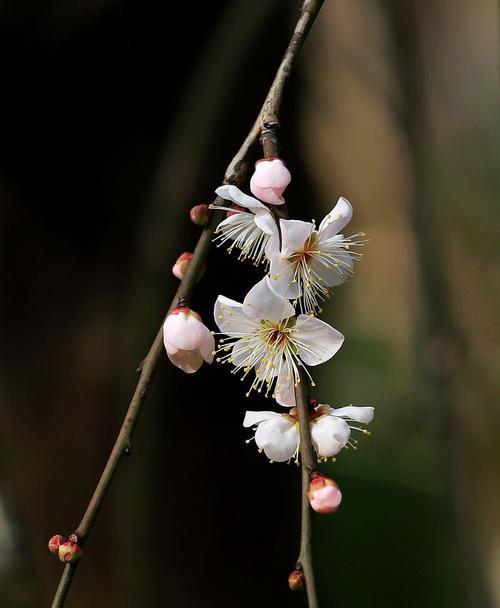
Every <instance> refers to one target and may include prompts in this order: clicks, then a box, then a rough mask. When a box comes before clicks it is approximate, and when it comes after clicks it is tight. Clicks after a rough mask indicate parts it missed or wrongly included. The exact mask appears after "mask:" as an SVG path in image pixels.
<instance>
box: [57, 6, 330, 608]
mask: <svg viewBox="0 0 500 608" xmlns="http://www.w3.org/2000/svg"><path fill="white" fill-rule="evenodd" d="M322 4H323V0H305V2H304V3H303V5H302V10H301V15H300V18H299V20H298V22H297V25H296V27H295V29H294V32H293V35H292V38H291V40H290V43H289V45H288V48H287V50H286V52H285V55H284V57H283V59H282V61H281V63H280V66H279V68H278V71H277V73H276V76H275V78H274V81H273V83H272V85H271V88H270V89H269V92H268V94H267V97H266V100H265V102H264V105H263V106H262V109H261V111H260V112H259V115H258V117H257V120H256V121H255V123H254V125H253V127H252V129H251V130H250V132H249V134H248V136H247V137H246V139H245V141H244V142H243V144H242V146H241V147H240V149H239V150H238V152H237V153H236V155H235V156H234V158H233V159H232V161H231V163H230V164H229V166H228V168H227V170H226V173H225V177H224V181H225V183H232V184H236V185H239V184H241V183H242V182H243V180H244V179H245V177H246V175H247V171H248V163H247V158H248V154H249V151H250V149H251V147H252V146H253V145H254V144H255V142H256V141H257V138H258V137H259V134H260V133H261V130H262V127H263V126H264V124H265V123H266V122H268V121H269V120H270V117H271V116H272V117H275V116H276V115H277V114H278V112H279V109H280V105H281V100H282V96H283V89H284V86H285V83H286V80H287V78H288V76H289V74H290V71H291V69H292V67H293V64H294V62H295V59H296V57H297V55H298V53H299V51H300V49H301V48H302V45H303V43H304V40H305V37H306V36H307V33H308V32H309V30H310V28H311V26H312V23H313V21H314V18H315V17H316V15H317V13H318V11H319V9H320V8H321V5H322ZM273 119H274V118H273ZM276 120H277V119H276ZM214 204H216V205H219V206H223V205H224V204H225V202H224V201H223V200H222V199H220V198H219V197H217V199H216V200H215V203H214ZM223 216H224V212H223V211H217V212H215V213H214V214H213V216H212V219H211V221H210V223H209V225H208V226H207V227H206V228H205V229H204V230H203V232H202V234H201V236H200V238H199V240H198V243H197V245H196V248H195V250H194V252H193V257H192V260H191V263H190V265H189V267H188V270H187V272H186V275H185V276H184V278H183V279H182V281H181V283H180V285H179V288H178V289H177V292H176V294H175V296H174V298H173V300H172V302H171V304H170V307H169V309H168V312H167V315H168V314H169V312H170V311H171V310H172V309H173V308H175V307H176V306H178V304H179V302H181V301H182V302H188V301H189V299H190V296H191V294H192V292H193V289H194V286H195V284H196V282H197V278H198V274H199V271H200V270H201V268H202V265H203V263H204V261H205V258H206V257H207V255H208V252H209V250H210V246H211V243H212V238H213V235H214V232H215V229H216V227H217V225H218V224H219V222H220V221H221V220H222V219H223ZM167 315H166V316H167ZM162 326H163V323H162V325H161V326H160V329H159V330H158V333H157V334H156V337H155V339H154V342H153V344H152V345H151V347H150V349H149V352H148V354H147V355H146V357H145V359H144V360H143V362H142V363H141V366H140V368H139V369H140V377H139V381H138V383H137V386H136V389H135V391H134V394H133V396H132V400H131V402H130V405H129V408H128V410H127V413H126V415H125V419H124V421H123V424H122V426H121V429H120V432H119V434H118V438H117V440H116V442H115V445H114V447H113V449H112V451H111V454H110V456H109V459H108V462H107V463H106V466H105V468H104V471H103V473H102V475H101V478H100V479H99V483H98V484H97V487H96V489H95V491H94V494H93V496H92V498H91V500H90V503H89V505H88V507H87V510H86V511H85V514H84V516H83V518H82V520H81V522H80V524H79V526H78V528H77V529H76V531H75V535H76V536H77V537H78V542H79V544H80V545H83V544H84V543H85V541H86V540H87V538H88V535H89V533H90V531H91V529H92V526H93V524H94V521H95V518H96V516H97V513H98V512H99V509H100V508H101V505H102V503H103V501H104V498H105V496H106V494H107V491H108V489H109V487H110V485H111V482H112V481H113V478H114V475H115V473H116V471H117V469H118V465H119V464H120V462H121V460H122V458H123V456H124V455H126V454H127V453H129V451H130V445H131V439H132V434H133V431H134V428H135V425H136V424H137V420H138V417H139V414H140V411H141V407H142V404H143V403H144V400H145V398H146V395H147V392H148V388H149V385H150V383H151V380H152V378H153V374H154V372H155V369H156V365H157V363H158V359H159V357H160V354H161V353H162V350H163V332H162ZM306 405H307V403H306ZM301 426H302V425H301ZM309 441H310V440H309ZM306 562H307V560H306ZM309 563H310V560H309ZM75 570H76V564H67V565H66V566H65V568H64V571H63V574H62V576H61V580H60V582H59V586H58V588H57V591H56V594H55V597H54V600H53V602H52V608H61V607H62V606H64V603H65V600H66V597H67V595H68V592H69V588H70V585H71V583H72V581H73V577H74V574H75ZM311 576H312V569H311V570H310V574H309V580H312V578H311ZM306 580H307V575H306ZM311 590H312V591H311V592H314V584H311ZM309 593H310V591H309V589H308V596H309ZM313 599H314V601H313V602H312V603H311V599H310V598H309V606H310V608H315V607H316V606H317V604H316V603H315V596H314V598H313Z"/></svg>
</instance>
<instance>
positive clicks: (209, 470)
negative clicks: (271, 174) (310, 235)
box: [0, 0, 500, 608]
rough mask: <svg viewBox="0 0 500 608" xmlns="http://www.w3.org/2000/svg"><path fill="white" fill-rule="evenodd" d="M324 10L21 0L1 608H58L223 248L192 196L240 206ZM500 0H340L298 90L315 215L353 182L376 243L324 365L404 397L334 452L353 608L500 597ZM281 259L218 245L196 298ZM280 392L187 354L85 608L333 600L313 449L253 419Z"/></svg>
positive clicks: (6, 314)
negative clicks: (162, 334) (306, 562)
mask: <svg viewBox="0 0 500 608" xmlns="http://www.w3.org/2000/svg"><path fill="white" fill-rule="evenodd" d="M299 5H300V3H299V2H296V1H293V2H291V1H285V0H268V1H267V2H259V3H255V2H252V1H251V0H233V1H226V2H224V1H222V0H221V1H215V2H211V3H210V5H209V6H208V5H203V7H202V6H198V5H191V4H189V3H176V4H175V5H173V3H165V2H160V1H159V0H143V1H139V0H130V1H119V0H86V1H84V2H79V3H73V2H64V1H63V2H61V1H57V2H56V1H54V0H49V1H46V2H43V3H40V2H37V1H35V0H31V1H30V0H21V1H19V2H17V3H9V2H3V3H1V4H0V30H1V36H0V45H1V50H2V52H1V55H2V57H3V58H4V61H3V69H2V81H3V96H2V97H3V104H2V105H3V111H2V118H1V120H2V146H1V148H2V152H1V154H2V159H1V178H0V198H1V203H2V204H1V222H0V230H1V234H0V247H1V248H2V260H3V265H2V287H3V297H2V299H1V304H2V315H1V329H2V334H1V335H2V352H1V361H0V416H1V418H0V422H1V424H0V605H1V606H2V607H3V606H5V607H7V608H32V607H38V606H49V605H50V602H51V599H52V597H53V594H54V591H55V589H56V586H57V583H58V580H59V577H60V574H61V570H62V569H61V565H60V563H59V562H58V561H57V559H56V558H54V557H53V556H51V555H50V554H49V552H48V550H47V548H46V543H47V541H48V539H49V537H50V536H51V535H52V534H54V533H62V534H69V533H70V532H71V531H72V530H74V528H75V527H76V526H77V525H78V523H79V521H80V518H81V516H82V515H83V512H84V509H85V507H86V505H87V502H88V500H89V498H90V496H91V493H92V491H93V489H94V487H95V484H96V482H97V480H98V477H99V475H100V473H101V471H102V468H103V466H104V464H105V461H106V459H107V456H108V453H109V451H110V449H111V447H112V445H113V442H114V439H115V436H116V434H117V432H118V430H119V427H120V425H121V422H122V418H123V416H124V413H125V411H126V408H127V405H128V402H129V398H130V396H131V393H132V391H133V388H134V386H135V382H136V374H135V371H134V370H135V368H136V366H137V365H138V363H139V362H140V361H141V360H142V359H143V357H144V355H145V354H146V352H147V349H148V348H149V344H150V343H151V341H152V339H153V337H154V335H155V334H156V331H157V329H158V327H159V325H160V322H161V319H162V318H163V314H164V313H165V311H166V309H167V307H168V304H169V302H170V300H171V298H172V295H173V293H174V291H175V289H176V284H177V280H176V279H174V277H173V276H172V275H171V272H170V269H171V266H172V265H173V263H174V261H175V259H176V258H177V256H178V255H179V254H180V253H181V252H183V251H189V250H192V248H193V246H194V243H195V242H196V239H197V235H198V229H197V228H196V227H195V226H193V225H192V224H190V222H189V220H188V215H187V212H188V210H189V209H190V207H191V206H192V205H194V204H198V203H201V202H209V201H210V200H212V198H213V190H214V188H215V187H217V186H218V185H219V184H220V183H221V181H222V178H223V175H224V170H225V167H226V166H227V164H228V162H229V161H230V160H231V158H232V156H233V155H234V153H235V152H236V151H237V149H238V148H239V146H240V143H241V141H242V139H243V137H244V136H245V135H246V133H247V131H248V129H249V128H250V126H251V124H252V123H253V121H254V118H255V116H256V113H257V112H258V110H259V108H260V105H261V103H262V101H263V98H264V96H265V93H266V91H267V88H268V86H269V84H270V82H271V80H272V77H273V74H274V71H275V68H276V66H277V64H278V62H279V59H280V57H281V55H282V53H283V50H284V48H285V46H286V44H287V41H288V38H289V36H290V33H291V29H292V27H293V25H294V23H295V20H296V18H297V11H298V8H299ZM497 10H498V6H497V4H496V3H495V2H493V0H480V1H478V2H475V3H474V4H472V3H471V2H467V0H455V1H453V2H452V1H451V0H441V1H440V2H432V1H430V0H419V1H417V0H409V1H408V2H398V0H329V1H327V2H326V3H325V6H324V8H323V9H322V11H321V13H320V16H319V18H318V21H317V23H316V24H315V25H314V28H313V30H312V32H311V34H310V36H309V38H308V40H307V43H306V46H305V47H304V49H303V52H302V54H301V57H300V61H299V69H298V70H297V71H296V72H295V74H294V76H293V79H292V81H291V83H290V86H289V88H288V89H287V92H286V95H285V101H284V106H283V111H282V116H281V122H282V127H283V128H282V138H281V139H282V142H281V143H282V156H283V157H284V158H285V159H286V161H287V163H288V166H289V168H290V169H291V172H292V175H293V181H292V184H291V185H290V186H289V188H288V190H287V201H288V203H289V207H290V211H291V215H292V217H294V218H297V219H305V220H310V219H311V218H312V217H315V218H321V217H322V216H323V215H324V214H326V213H327V212H328V211H329V210H330V209H331V207H332V206H333V204H334V203H335V201H336V200H337V198H338V197H339V196H340V195H345V196H347V197H348V198H349V199H350V200H351V202H352V203H353V205H354V208H355V217H354V220H353V222H352V224H351V227H350V228H351V229H352V230H351V231H352V232H357V231H359V230H364V231H366V232H367V233H368V236H369V237H370V239H371V240H370V242H369V244H368V245H367V246H366V248H365V257H364V259H363V261H362V262H361V263H359V264H358V266H357V270H356V274H355V277H354V279H353V280H352V281H350V282H349V283H348V284H346V285H345V286H343V287H341V288H339V289H338V290H337V292H336V297H334V298H332V299H331V300H330V302H329V303H328V306H327V307H325V316H324V318H325V320H327V321H329V322H331V323H332V324H333V325H334V326H335V327H337V328H338V329H340V330H341V331H342V332H343V333H344V334H345V335H346V336H347V339H346V342H345V344H344V346H343V348H342V350H341V351H340V352H339V354H338V355H337V356H336V357H335V359H334V360H332V361H331V362H330V363H328V364H325V365H323V366H320V367H319V368H317V369H316V370H315V379H316V381H317V384H318V388H317V394H316V397H317V398H318V399H319V400H320V402H323V403H330V404H332V405H335V406H341V405H346V404H348V403H354V404H359V405H363V404H372V405H374V406H375V407H376V418H375V421H374V423H373V424H372V428H371V430H372V432H373V437H372V438H370V439H368V438H365V437H363V438H362V440H360V444H359V449H358V451H357V452H356V453H353V452H352V451H349V452H344V453H342V454H341V455H340V456H339V457H338V459H337V462H336V463H335V464H334V465H328V467H325V469H326V471H327V472H328V473H329V474H331V475H333V476H335V478H336V479H337V480H338V482H339V484H340V486H341V487H342V489H343V493H344V501H343V505H342V508H341V509H340V511H339V512H338V513H337V514H336V515H335V516H333V517H321V516H313V517H314V522H313V524H314V554H315V560H316V568H317V579H318V584H319V590H320V598H321V605H322V606H325V607H326V606H328V607H330V606H337V605H346V604H348V605H349V606H353V607H358V606H359V607H361V606H363V607H364V608H370V607H379V606H385V607H386V606H391V607H392V606H404V607H408V608H413V607H419V608H423V607H437V606H439V607H453V608H466V607H474V608H490V607H494V606H500V518H499V515H498V513H499V512H500V484H499V481H500V480H499V474H498V468H499V466H498V465H499V463H500V447H499V446H500V443H499V441H498V430H499V428H500V410H499V407H498V405H499V403H498V394H499V389H500V352H499V344H500V322H499V320H498V310H499V308H500V289H499V269H500V249H499V247H498V243H499V239H500V208H499V207H498V195H499V192H500V182H499V171H498V155H499V154H498V153H499V143H498V141H499V140H498V134H499V129H498V101H499V99H498V53H497V48H498V34H497V28H498V13H497ZM179 33H180V40H179V38H178V36H177V35H178V34H179ZM174 36H175V39H174ZM259 156H260V151H259V150H258V149H257V148H256V149H255V159H258V158H259ZM258 276H259V275H258V273H257V272H256V271H255V269H253V267H251V266H248V267H247V266H244V265H242V264H240V263H238V262H237V261H236V258H235V257H233V258H231V257H229V256H227V255H226V253H225V252H224V251H220V250H214V251H212V252H211V254H210V258H209V265H208V271H207V273H206V275H205V279H204V280H203V281H202V282H201V283H200V284H199V286H198V288H197V290H196V293H195V295H194V299H193V303H192V306H193V308H195V309H196V310H198V311H199V312H200V313H201V314H202V316H203V318H204V319H205V320H206V322H207V323H211V310H212V306H213V302H214V300H215V298H216V296H217V295H218V294H219V293H223V294H225V295H227V296H229V297H232V298H234V299H237V300H240V301H241V299H242V298H243V294H244V293H246V291H247V290H248V288H249V287H250V286H251V285H252V284H253V283H254V282H255V280H256V279H257V278H258ZM269 407H270V404H269V403H268V402H266V401H265V400H264V399H263V398H260V397H258V396H257V397H252V398H250V399H245V397H244V392H243V390H242V385H241V383H240V382H239V380H238V379H237V378H236V377H235V376H232V375H231V374H229V373H227V370H226V369H221V368H219V367H218V366H217V365H213V366H211V367H208V366H204V368H203V369H202V370H201V371H200V372H199V373H197V374H195V375H193V376H187V375H184V374H183V373H182V372H181V371H180V370H178V369H176V368H174V367H172V366H171V365H169V364H168V362H167V358H166V356H165V357H163V358H162V360H161V362H160V365H159V367H158V370H157V374H156V378H155V381H154V384H153V387H152V390H151V392H150V395H149V397H148V399H147V402H146V405H145V407H144V411H143V413H142V415H141V419H140V421H139V424H138V427H137V431H136V434H135V439H134V447H133V454H132V456H131V457H130V458H129V459H127V460H126V461H124V462H123V463H122V465H121V468H120V470H119V472H118V474H117V476H116V478H115V481H114V483H113V486H112V488H111V491H110V493H109V495H108V497H107V499H106V502H105V505H104V507H103V509H102V511H101V513H100V514H99V517H98V520H97V523H96V526H95V528H94V529H93V532H92V534H91V536H90V539H89V542H88V544H87V545H86V549H85V558H84V561H83V562H82V564H81V566H80V568H79V570H78V573H77V575H76V579H75V582H74V584H73V587H72V589H71V591H70V596H69V599H68V601H67V606H68V607H69V608H85V607H89V606H97V607H100V606H108V607H115V606H116V607H120V608H123V607H125V608H127V607H135V606H178V607H192V606H200V607H206V606H221V607H223V606H234V605H237V606H241V607H247V606H248V607H250V606H255V605H259V606H262V607H263V608H264V607H286V606H291V607H293V606H297V607H298V606H304V605H305V597H304V596H302V595H300V594H299V595H297V594H292V593H291V592H289V590H288V587H287V576H288V573H289V572H290V571H291V569H292V568H293V565H294V563H295V560H296V557H297V550H298V534H299V515H300V514H299V472H298V469H297V468H296V467H287V466H286V465H282V466H280V465H270V464H269V463H268V462H267V460H266V459H265V458H264V456H263V455H259V454H258V453H257V451H256V449H255V446H253V445H249V446H247V445H245V443H244V440H245V439H246V437H247V436H248V434H247V433H246V431H244V430H243V428H242V426H241V423H242V420H243V415H244V411H245V410H246V409H268V408H269Z"/></svg>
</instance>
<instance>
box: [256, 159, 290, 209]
mask: <svg viewBox="0 0 500 608" xmlns="http://www.w3.org/2000/svg"><path fill="white" fill-rule="evenodd" d="M291 179H292V177H291V175H290V171H288V169H287V168H286V166H285V163H284V162H283V161H282V160H281V158H263V159H262V160H258V161H257V162H256V163H255V171H254V174H253V175H252V177H251V179H250V190H251V192H252V194H253V195H254V196H256V197H257V198H258V199H260V200H261V201H264V202H265V203H268V204H270V205H282V204H283V203H284V202H285V200H284V198H283V192H284V190H285V188H286V187H287V186H288V184H289V183H290V180H291Z"/></svg>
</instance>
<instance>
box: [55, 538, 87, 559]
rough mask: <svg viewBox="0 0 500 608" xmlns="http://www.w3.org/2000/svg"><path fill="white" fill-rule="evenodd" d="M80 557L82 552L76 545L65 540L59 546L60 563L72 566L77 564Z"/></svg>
mask: <svg viewBox="0 0 500 608" xmlns="http://www.w3.org/2000/svg"><path fill="white" fill-rule="evenodd" d="M81 556H82V550H81V549H80V546H79V545H77V543H74V542H73V541H71V540H67V541H66V542H65V543H62V544H61V545H60V546H59V559H60V560H61V561H62V562H66V563H69V564H73V563H74V562H77V561H78V560H79V559H80V557H81Z"/></svg>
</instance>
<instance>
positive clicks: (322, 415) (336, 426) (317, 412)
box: [243, 405, 373, 462]
mask: <svg viewBox="0 0 500 608" xmlns="http://www.w3.org/2000/svg"><path fill="white" fill-rule="evenodd" d="M309 420H310V425H311V439H312V444H313V447H314V449H315V451H316V453H317V455H318V459H319V460H322V459H323V460H326V459H327V458H331V457H334V456H336V455H337V454H338V453H339V452H340V451H341V450H342V449H343V448H345V447H352V448H354V449H356V443H357V442H356V440H355V439H352V438H351V430H356V431H360V432H361V433H364V434H365V435H369V434H370V433H369V432H368V431H367V430H366V429H365V428H364V427H363V426H358V425H365V424H368V423H369V422H371V421H372V420H373V407H371V406H363V407H359V406H355V405H348V406H346V407H340V408H338V409H335V408H333V407H330V406H329V405H318V406H317V407H316V408H314V411H313V412H311V414H310V416H309ZM353 422H354V423H357V424H356V425H352V424H351V423H353ZM243 426H244V427H256V429H255V435H254V437H252V439H255V443H256V444H257V447H258V448H259V452H261V451H263V452H264V454H265V455H266V456H267V457H268V458H269V460H272V461H276V462H285V461H289V460H291V459H294V460H295V461H296V462H298V454H299V445H300V435H299V416H298V412H297V410H296V408H293V409H291V410H290V412H288V413H286V414H278V413H277V412H246V414H245V419H244V420H243ZM250 441H251V440H250V439H248V440H247V443H248V442H250Z"/></svg>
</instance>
